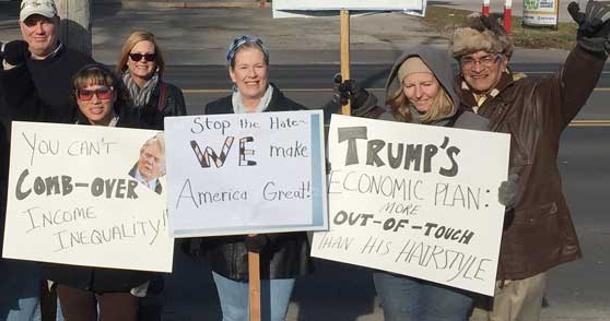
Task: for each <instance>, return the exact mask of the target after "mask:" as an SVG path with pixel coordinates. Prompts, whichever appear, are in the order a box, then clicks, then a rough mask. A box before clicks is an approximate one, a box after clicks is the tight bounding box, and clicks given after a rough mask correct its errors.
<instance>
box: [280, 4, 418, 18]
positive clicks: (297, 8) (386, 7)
mask: <svg viewBox="0 0 610 321" xmlns="http://www.w3.org/2000/svg"><path fill="white" fill-rule="evenodd" d="M337 10H352V11H353V10H356V11H404V12H407V13H412V14H416V15H423V14H424V13H425V12H426V0H324V1H321V0H273V17H274V18H288V17H295V16H299V15H298V14H304V13H305V12H303V11H337ZM291 13H296V14H297V15H293V14H291Z"/></svg>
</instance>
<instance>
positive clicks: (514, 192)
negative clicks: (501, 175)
mask: <svg viewBox="0 0 610 321" xmlns="http://www.w3.org/2000/svg"><path fill="white" fill-rule="evenodd" d="M518 201H519V175H517V174H510V175H508V180H506V181H503V182H502V184H500V188H498V202H500V204H502V205H504V206H505V207H506V208H507V209H510V208H514V207H515V205H517V202H518Z"/></svg>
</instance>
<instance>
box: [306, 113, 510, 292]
mask: <svg viewBox="0 0 610 321" xmlns="http://www.w3.org/2000/svg"><path fill="white" fill-rule="evenodd" d="M509 142H510V136H509V135H506V134H498V133H488V132H481V131H472V130H463V129H454V128H443V127H436V126H422V125H414V124H406V123H399V122H390V121H381V120H372V119H363V118H355V117H347V116H341V115H333V116H332V118H331V125H330V130H329V138H328V149H329V161H330V163H331V168H332V170H331V172H330V174H329V176H328V190H329V221H330V231H329V232H316V233H314V238H313V244H312V256H315V257H319V258H324V259H329V260H334V261H339V262H345V263H350V264H356V265H361V266H365V267H370V268H374V269H379V270H385V271H389V272H393V273H398V274H403V275H408V276H412V277H416V278H420V279H424V280H428V281H432V282H436V283H441V284H445V285H448V286H452V287H457V288H462V289H466V290H469V291H473V292H478V293H483V294H486V295H493V291H494V284H495V276H496V267H497V263H498V253H499V249H500V239H501V235H502V225H503V222H504V207H503V206H502V205H501V204H499V202H498V194H497V191H498V187H499V186H500V183H501V182H502V181H503V180H506V176H507V172H508V151H509Z"/></svg>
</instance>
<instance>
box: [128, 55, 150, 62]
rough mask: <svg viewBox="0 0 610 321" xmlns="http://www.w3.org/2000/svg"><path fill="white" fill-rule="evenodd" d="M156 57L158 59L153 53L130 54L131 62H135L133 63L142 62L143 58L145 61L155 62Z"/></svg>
mask: <svg viewBox="0 0 610 321" xmlns="http://www.w3.org/2000/svg"><path fill="white" fill-rule="evenodd" d="M156 57H157V54H154V53H151V54H141V53H130V54H129V58H131V60H133V61H140V60H142V58H144V60H145V61H154V60H155V58H156Z"/></svg>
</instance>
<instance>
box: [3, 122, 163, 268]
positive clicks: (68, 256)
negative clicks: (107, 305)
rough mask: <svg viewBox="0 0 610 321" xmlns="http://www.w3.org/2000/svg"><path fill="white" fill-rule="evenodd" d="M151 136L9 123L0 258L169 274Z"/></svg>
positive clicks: (121, 130) (159, 152)
mask: <svg viewBox="0 0 610 321" xmlns="http://www.w3.org/2000/svg"><path fill="white" fill-rule="evenodd" d="M157 134H159V132H157V131H152V130H140V129H127V128H109V127H101V126H82V125H60V124H47V123H32V122H13V126H12V134H11V158H10V159H11V164H10V177H9V192H8V204H7V213H6V228H5V233H4V247H3V252H2V253H3V257H5V258H14V259H23V260H33V261H41V262H51V263H63V264H73V265H83V266H95V267H105V268H121V269H132V270H144V271H159V272H171V270H172V259H173V244H174V242H173V239H171V238H170V237H169V232H168V224H167V210H166V206H165V203H166V199H165V190H166V188H165V187H166V186H165V178H164V177H157V176H158V175H162V174H163V171H164V170H163V168H162V165H163V164H162V161H163V159H162V154H163V153H162V150H161V149H162V148H161V147H159V146H160V145H158V144H164V143H159V142H158V140H161V141H162V140H163V136H162V134H160V135H159V136H157ZM149 139H150V140H149ZM153 146H154V147H153ZM144 155H146V156H144ZM151 157H153V158H156V160H157V163H154V164H155V166H156V167H155V168H154V169H152V167H150V166H153V165H152V164H153V163H152V161H151V160H150V159H151ZM140 169H141V170H140ZM136 172H137V173H138V174H136ZM149 174H153V175H149ZM132 176H138V178H135V177H132ZM142 177H149V178H151V180H150V182H148V183H149V184H147V185H145V184H144V183H141V182H140V181H139V178H142ZM143 181H145V180H143Z"/></svg>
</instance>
